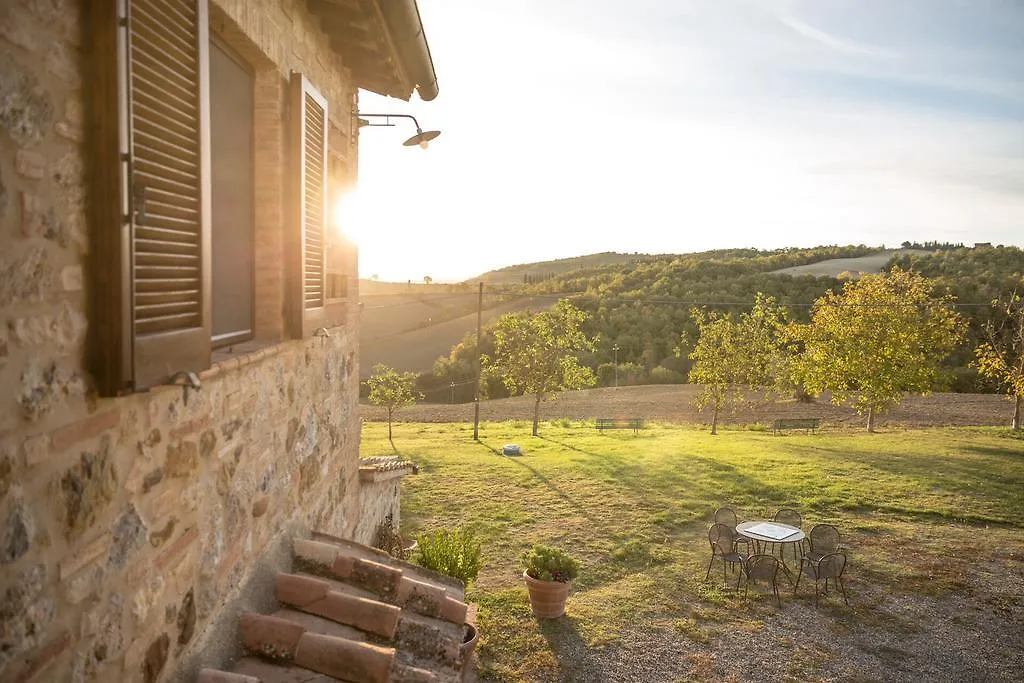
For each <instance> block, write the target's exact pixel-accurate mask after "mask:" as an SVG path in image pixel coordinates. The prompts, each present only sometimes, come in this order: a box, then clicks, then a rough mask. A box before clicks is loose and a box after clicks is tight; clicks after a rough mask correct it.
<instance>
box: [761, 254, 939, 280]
mask: <svg viewBox="0 0 1024 683" xmlns="http://www.w3.org/2000/svg"><path fill="white" fill-rule="evenodd" d="M930 253H932V252H930V251H925V250H924V249H886V250H883V251H879V252H877V253H875V254H869V255H867V256H857V257H854V258H831V259H825V260H824V261H817V262H815V263H807V264H804V265H800V266H791V267H789V268H779V269H778V270H773V271H771V273H773V274H775V275H792V276H793V277H798V276H800V275H813V276H814V277H839V276H840V275H842V274H843V273H849V274H850V275H852V276H853V277H855V278H856V277H859V276H861V275H871V274H874V273H880V272H882V269H883V268H885V266H886V264H888V263H889V261H891V260H892V259H894V258H899V257H901V256H906V255H915V256H924V255H927V254H930Z"/></svg>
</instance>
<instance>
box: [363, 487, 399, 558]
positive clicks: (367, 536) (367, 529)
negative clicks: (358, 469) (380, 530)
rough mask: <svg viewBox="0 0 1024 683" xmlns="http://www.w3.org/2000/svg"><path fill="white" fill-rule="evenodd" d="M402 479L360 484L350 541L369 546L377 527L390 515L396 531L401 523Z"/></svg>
mask: <svg viewBox="0 0 1024 683" xmlns="http://www.w3.org/2000/svg"><path fill="white" fill-rule="evenodd" d="M401 487H402V479H401V478H400V477H396V478H394V479H387V480H385V481H376V482H365V481H364V482H360V487H359V513H358V515H357V520H358V522H357V523H356V529H355V532H354V534H353V536H352V539H353V540H354V541H356V542H357V543H365V544H366V545H371V544H372V543H373V537H374V534H376V532H377V525H379V524H380V523H381V522H383V521H384V520H385V519H386V518H387V516H388V515H391V523H392V524H393V525H394V527H395V528H396V529H397V528H398V527H399V523H400V521H401V503H400V494H401Z"/></svg>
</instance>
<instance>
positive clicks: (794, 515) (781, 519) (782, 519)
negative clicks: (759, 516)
mask: <svg viewBox="0 0 1024 683" xmlns="http://www.w3.org/2000/svg"><path fill="white" fill-rule="evenodd" d="M773 520H774V521H776V522H778V523H779V524H788V525H789V526H795V527H796V528H797V529H800V528H802V527H803V524H804V518H803V517H802V516H801V515H800V513H799V512H797V511H796V510H793V509H790V508H782V509H781V510H779V511H778V512H776V513H775V517H773ZM806 542H807V538H806V537H805V538H804V540H803V541H801V542H800V543H794V544H793V561H794V562H796V561H798V560H799V559H800V556H801V555H803V554H804V544H805V543H806ZM774 545H777V546H779V557H782V554H783V553H784V552H785V550H786V544H784V543H776V544H773V550H774Z"/></svg>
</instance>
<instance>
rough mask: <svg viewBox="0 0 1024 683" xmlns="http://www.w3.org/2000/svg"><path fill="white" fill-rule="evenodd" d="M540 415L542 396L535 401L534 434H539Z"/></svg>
mask: <svg viewBox="0 0 1024 683" xmlns="http://www.w3.org/2000/svg"><path fill="white" fill-rule="evenodd" d="M539 415H540V396H538V397H537V399H536V400H535V401H534V402H533V435H534V436H537V418H538V416H539Z"/></svg>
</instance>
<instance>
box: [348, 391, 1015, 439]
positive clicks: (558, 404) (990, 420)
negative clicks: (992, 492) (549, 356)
mask: <svg viewBox="0 0 1024 683" xmlns="http://www.w3.org/2000/svg"><path fill="white" fill-rule="evenodd" d="M697 391H698V387H696V386H693V385H688V384H677V385H648V386H634V387H619V388H618V389H614V388H605V389H591V390H589V391H572V392H568V393H565V394H562V395H561V396H559V397H558V399H557V400H556V401H548V402H546V403H542V404H541V408H540V416H541V419H542V420H553V419H558V418H563V417H564V418H570V419H574V420H585V419H593V418H597V417H613V418H614V417H643V418H646V419H648V420H655V421H665V422H683V423H697V424H706V423H709V422H710V414H709V413H699V412H697V411H696V410H694V408H693V406H692V403H693V399H694V397H695V396H696V395H697ZM360 410H361V412H362V416H363V419H365V420H370V421H382V420H386V419H387V413H386V412H385V411H384V410H383V409H381V408H378V407H376V406H371V405H365V404H364V405H362V406H360ZM1012 410H1013V406H1012V404H1011V403H1010V402H1009V401H1007V400H1006V398H1005V397H1003V396H996V395H991V394H932V395H930V396H914V395H908V396H907V397H906V398H904V400H903V402H902V404H900V405H899V406H898V407H897V408H896V409H895V410H893V411H891V412H890V413H888V414H886V415H883V416H881V418H880V419H879V426H880V427H885V426H887V425H890V426H902V427H941V426H958V427H967V426H1004V425H1005V426H1009V422H1010V416H1011V413H1012ZM395 417H396V419H397V420H401V421H409V422H472V420H473V404H472V403H466V404H461V405H444V404H426V403H425V404H419V405H416V406H412V407H410V408H403V409H401V410H399V411H398V412H397V413H396V415H395ZM777 417H819V418H821V421H822V426H823V428H825V429H829V428H844V429H849V428H858V427H861V426H863V425H864V424H865V418H864V417H863V416H860V415H857V413H856V412H854V411H853V410H852V409H850V408H848V407H845V406H833V405H832V404H831V403H829V402H828V401H827V400H824V399H819V400H818V401H816V402H815V403H797V402H796V401H780V402H772V403H768V404H763V405H751V406H748V407H745V408H744V409H742V410H740V411H739V412H737V413H735V414H730V415H725V416H723V418H722V420H721V422H722V423H723V424H725V425H729V424H753V423H757V422H761V423H765V422H770V421H771V420H773V419H774V418H777ZM480 419H481V420H487V421H501V420H531V419H533V400H532V399H530V398H527V397H522V396H519V397H515V398H504V399H498V400H494V401H484V402H483V403H482V404H481V405H480Z"/></svg>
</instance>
